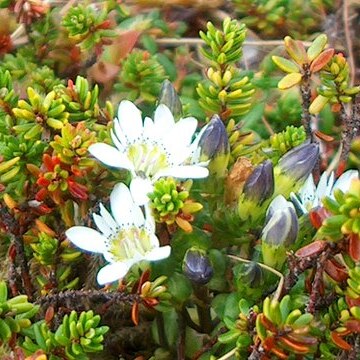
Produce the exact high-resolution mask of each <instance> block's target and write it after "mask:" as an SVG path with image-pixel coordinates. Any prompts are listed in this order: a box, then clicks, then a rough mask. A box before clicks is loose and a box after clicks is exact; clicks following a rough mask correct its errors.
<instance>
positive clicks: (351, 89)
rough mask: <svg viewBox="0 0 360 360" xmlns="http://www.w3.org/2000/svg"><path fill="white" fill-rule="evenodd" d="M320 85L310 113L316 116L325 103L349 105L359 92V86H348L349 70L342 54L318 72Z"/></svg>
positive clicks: (335, 56) (337, 55)
mask: <svg viewBox="0 0 360 360" xmlns="http://www.w3.org/2000/svg"><path fill="white" fill-rule="evenodd" d="M320 80H321V85H320V86H319V87H318V88H317V92H318V96H317V97H316V98H315V99H314V101H313V103H312V105H311V107H310V109H309V110H310V112H311V113H313V114H318V113H319V112H320V111H321V110H322V109H323V108H324V106H325V105H326V104H327V103H330V104H340V103H344V104H346V103H349V102H351V101H352V100H353V98H354V97H355V96H356V95H357V94H358V93H359V92H360V87H359V86H351V85H350V68H349V64H348V62H347V61H346V59H345V57H344V56H343V55H342V54H336V55H334V57H333V58H332V59H331V60H330V61H329V63H328V64H327V65H326V66H325V67H324V68H323V69H322V70H321V72H320Z"/></svg>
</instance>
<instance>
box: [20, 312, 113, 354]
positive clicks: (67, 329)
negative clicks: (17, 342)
mask: <svg viewBox="0 0 360 360" xmlns="http://www.w3.org/2000/svg"><path fill="white" fill-rule="evenodd" d="M100 320H101V318H100V315H94V312H93V311H92V310H89V311H87V312H85V311H83V312H82V313H81V314H80V315H78V314H77V312H76V311H74V310H73V311H72V312H71V313H70V315H65V316H64V318H63V320H62V323H61V324H60V326H59V327H58V328H57V330H56V331H55V332H54V333H53V332H52V331H51V330H50V329H49V327H48V325H47V324H46V322H44V321H40V322H37V323H35V324H34V325H33V326H32V327H31V328H30V329H29V330H28V331H26V337H25V341H24V342H23V343H22V347H23V348H24V349H25V351H26V352H27V353H28V354H32V353H34V352H36V351H38V350H43V351H44V352H45V354H47V355H50V357H49V359H53V360H59V359H61V357H59V356H57V349H59V348H63V349H64V353H65V356H66V358H67V359H69V360H75V359H82V360H87V359H89V355H88V353H94V352H99V351H102V350H103V344H102V342H103V340H104V335H105V334H106V333H107V332H108V330H109V327H107V326H104V325H99V324H100Z"/></svg>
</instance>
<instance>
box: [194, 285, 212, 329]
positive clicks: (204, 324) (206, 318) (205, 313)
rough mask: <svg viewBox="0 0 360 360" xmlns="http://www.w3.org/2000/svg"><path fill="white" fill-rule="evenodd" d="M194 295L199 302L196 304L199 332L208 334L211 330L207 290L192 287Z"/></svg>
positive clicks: (200, 287) (204, 287) (202, 287)
mask: <svg viewBox="0 0 360 360" xmlns="http://www.w3.org/2000/svg"><path fill="white" fill-rule="evenodd" d="M194 294H195V296H196V297H197V298H198V299H199V300H200V301H199V302H197V304H196V308H197V313H198V316H199V323H200V327H201V332H203V333H205V334H210V333H211V331H212V329H213V324H212V320H211V313H210V296H209V289H208V288H207V287H206V286H194Z"/></svg>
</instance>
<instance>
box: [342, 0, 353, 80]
mask: <svg viewBox="0 0 360 360" xmlns="http://www.w3.org/2000/svg"><path fill="white" fill-rule="evenodd" d="M342 10H343V12H342V15H343V26H344V33H345V41H346V48H347V52H348V61H349V65H350V85H351V86H353V84H354V79H355V61H354V53H353V45H352V41H351V34H350V28H349V26H350V19H349V0H344V2H343V9H342Z"/></svg>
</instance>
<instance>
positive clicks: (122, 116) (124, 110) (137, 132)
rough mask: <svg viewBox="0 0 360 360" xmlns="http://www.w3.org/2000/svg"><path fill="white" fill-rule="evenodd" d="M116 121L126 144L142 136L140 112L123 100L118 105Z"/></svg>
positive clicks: (129, 102) (130, 103)
mask: <svg viewBox="0 0 360 360" xmlns="http://www.w3.org/2000/svg"><path fill="white" fill-rule="evenodd" d="M118 121H119V124H120V127H121V129H122V131H123V132H124V135H125V136H126V138H127V140H128V142H134V141H135V140H138V139H139V138H140V137H141V136H142V131H143V124H142V117H141V111H140V110H139V109H138V108H137V107H136V106H135V105H134V104H133V103H132V102H131V101H128V100H124V101H122V102H121V103H120V105H119V110H118Z"/></svg>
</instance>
